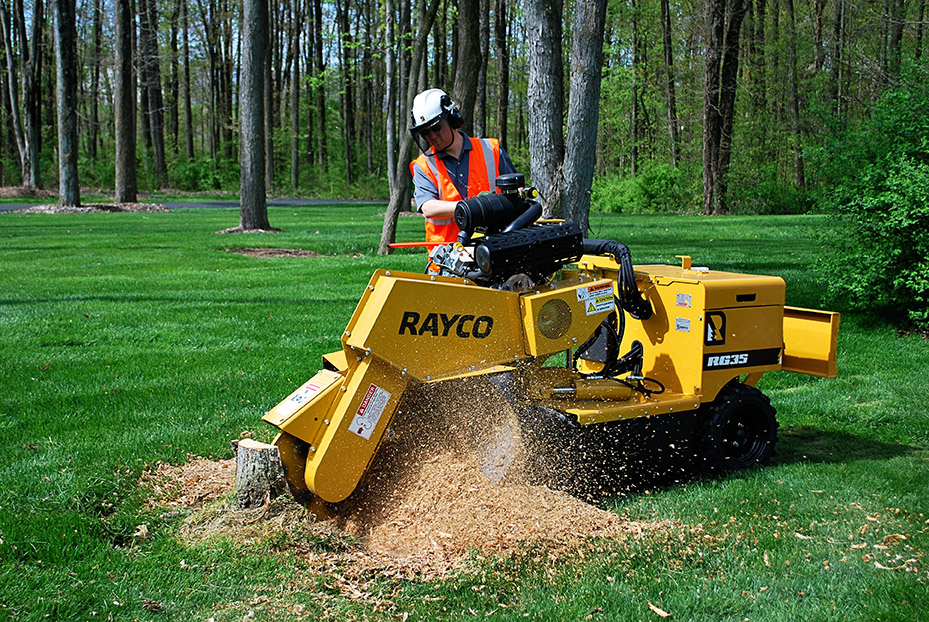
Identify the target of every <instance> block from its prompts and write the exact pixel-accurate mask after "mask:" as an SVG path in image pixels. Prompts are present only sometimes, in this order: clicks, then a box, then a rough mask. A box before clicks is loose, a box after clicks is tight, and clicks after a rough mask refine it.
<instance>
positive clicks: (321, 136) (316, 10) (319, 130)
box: [313, 0, 329, 167]
mask: <svg viewBox="0 0 929 622" xmlns="http://www.w3.org/2000/svg"><path fill="white" fill-rule="evenodd" d="M313 14H314V22H313V29H314V30H315V31H316V35H315V37H314V39H313V43H314V44H315V46H316V50H315V52H316V77H317V79H318V80H319V83H318V84H317V86H316V138H317V140H318V141H319V148H318V149H317V150H316V157H317V163H318V164H320V165H321V166H323V167H326V166H327V162H328V159H329V156H328V155H327V152H328V149H327V146H326V140H327V139H326V87H325V83H324V81H323V72H324V71H325V70H326V64H325V61H324V60H323V32H324V31H323V7H322V0H313Z"/></svg>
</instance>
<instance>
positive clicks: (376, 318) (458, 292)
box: [343, 271, 526, 381]
mask: <svg viewBox="0 0 929 622" xmlns="http://www.w3.org/2000/svg"><path fill="white" fill-rule="evenodd" d="M368 288H369V289H368V291H367V292H366V294H365V296H364V297H363V298H362V302H361V303H359V305H358V308H357V309H356V311H355V315H354V316H353V317H352V320H351V322H350V323H349V327H348V329H347V330H346V332H345V335H344V336H343V344H344V345H345V347H346V352H347V353H348V355H349V357H350V358H351V357H358V356H364V355H366V354H367V353H368V352H369V351H370V353H371V354H372V355H374V356H377V357H380V358H382V359H384V360H385V361H387V362H388V363H390V364H391V365H393V366H395V367H396V368H397V369H398V371H399V372H400V373H401V374H407V375H410V376H412V377H413V378H416V379H419V380H423V381H433V380H438V379H442V378H448V377H452V376H456V375H459V374H465V373H468V372H471V371H476V370H478V369H487V368H490V367H492V366H494V365H500V364H503V363H508V362H513V361H514V360H518V359H520V358H524V357H525V356H526V354H525V349H524V348H523V339H522V332H523V328H522V323H521V321H520V314H519V296H518V295H517V294H515V293H513V292H505V291H500V290H496V289H489V288H485V287H477V286H475V285H473V284H470V283H468V282H467V281H466V280H464V279H451V278H445V277H435V276H430V275H421V274H412V273H400V272H394V273H392V274H391V273H389V272H385V271H378V272H377V273H375V276H374V278H372V279H371V283H370V284H369V286H368Z"/></svg>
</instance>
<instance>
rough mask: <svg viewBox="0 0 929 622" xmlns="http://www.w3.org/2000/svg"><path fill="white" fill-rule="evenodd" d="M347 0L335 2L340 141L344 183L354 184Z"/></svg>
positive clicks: (349, 34)
mask: <svg viewBox="0 0 929 622" xmlns="http://www.w3.org/2000/svg"><path fill="white" fill-rule="evenodd" d="M346 3H347V0H336V22H337V23H338V27H339V62H340V64H341V68H342V73H341V75H342V139H343V141H344V144H345V149H344V151H343V153H344V156H345V182H346V183H347V184H348V185H351V184H353V183H354V182H355V176H354V169H355V156H354V149H355V98H354V87H355V85H354V82H353V76H354V70H353V65H354V55H353V51H352V50H353V48H354V42H353V39H352V33H351V27H350V25H349V21H348V7H347V6H345V5H346Z"/></svg>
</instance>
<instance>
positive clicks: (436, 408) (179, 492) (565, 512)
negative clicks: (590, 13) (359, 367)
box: [145, 380, 659, 577]
mask: <svg viewBox="0 0 929 622" xmlns="http://www.w3.org/2000/svg"><path fill="white" fill-rule="evenodd" d="M443 385H448V386H443ZM462 396H466V398H465V399H463V398H462ZM476 405H479V406H476ZM524 454H525V450H524V449H523V447H522V444H521V441H520V438H519V425H518V422H517V421H516V417H515V414H514V413H513V411H512V410H510V409H509V406H508V405H507V404H506V402H505V401H504V400H503V399H502V398H501V397H500V396H499V394H498V393H495V389H493V388H492V387H490V385H488V384H487V383H485V382H480V381H477V380H469V381H461V382H456V383H441V384H439V385H431V386H429V387H426V388H425V389H424V390H423V391H421V392H420V393H419V394H418V395H416V396H414V397H413V398H410V399H407V400H405V401H404V403H403V404H402V405H401V410H400V411H399V412H398V413H397V415H396V416H395V418H394V422H393V424H392V425H391V428H390V430H389V431H388V435H387V438H385V440H384V441H383V443H382V446H381V448H380V449H379V451H378V454H377V456H376V457H375V460H374V462H373V463H372V465H371V467H370V469H369V472H368V476H367V477H366V479H365V480H364V482H363V484H362V485H361V486H360V487H359V488H358V490H357V491H356V492H355V493H354V494H353V495H352V496H351V497H350V498H349V499H348V500H346V501H345V502H343V503H341V504H338V506H336V507H335V508H334V509H335V518H333V519H329V520H326V521H321V522H320V521H315V520H314V517H313V516H312V515H310V514H308V513H307V512H306V511H305V510H304V509H303V508H302V507H300V506H298V505H297V504H296V503H295V502H294V501H293V500H292V499H291V498H290V496H289V495H286V496H285V497H283V498H281V499H278V500H275V501H274V502H272V503H271V504H270V505H269V506H267V507H265V508H259V509H256V510H245V511H243V510H236V509H234V508H233V506H232V486H233V477H234V471H235V468H234V465H233V464H232V461H231V460H227V461H222V462H211V461H208V460H203V459H193V460H191V461H190V462H189V463H188V464H186V465H182V466H174V467H172V466H168V465H159V466H158V467H156V468H155V469H153V471H152V472H151V474H150V475H149V476H147V478H146V481H145V484H146V485H147V486H148V487H149V488H150V489H151V490H152V491H153V492H154V495H153V497H154V501H155V502H156V503H157V504H158V505H159V506H161V507H165V506H167V507H169V508H175V509H180V510H182V511H186V512H189V513H188V516H187V517H186V519H185V522H184V525H183V527H182V528H181V530H180V532H179V536H180V537H181V538H183V539H186V540H190V541H197V540H201V539H203V538H207V537H211V536H213V535H218V534H223V535H224V536H225V537H230V538H233V539H239V540H254V539H257V538H265V537H272V538H274V539H275V541H278V542H280V541H287V544H286V546H287V548H290V549H293V550H295V551H296V552H297V553H299V554H301V555H304V556H306V557H309V558H312V559H314V560H315V561H318V562H319V564H318V565H319V566H320V567H326V565H327V564H328V565H336V566H339V567H341V566H342V565H349V566H351V567H353V568H355V569H356V570H358V569H361V568H367V569H371V568H377V569H379V571H383V570H384V569H385V568H391V569H394V570H396V572H398V573H411V574H413V575H416V576H419V577H422V576H427V577H432V576H440V575H443V574H445V573H448V572H450V571H452V570H455V569H462V568H465V567H467V566H468V564H469V560H470V559H472V557H471V556H472V554H473V553H474V552H477V554H479V555H485V556H497V557H510V556H513V555H518V554H519V553H520V552H521V551H524V550H526V549H527V548H532V549H534V550H543V551H545V552H546V555H547V556H548V557H549V558H550V559H557V558H559V557H561V556H564V555H568V554H571V553H573V552H577V551H579V550H583V549H584V547H586V546H587V545H588V544H589V543H591V542H592V541H593V539H602V538H606V539H610V540H622V539H624V538H628V537H636V536H638V535H641V534H643V533H644V532H647V531H652V530H655V529H658V528H659V527H658V526H657V525H655V524H650V523H641V522H635V521H630V520H628V519H625V518H623V517H621V516H619V515H617V514H615V513H612V512H607V511H604V510H602V509H599V508H597V507H595V506H593V505H590V504H588V503H585V502H583V501H581V500H579V499H577V498H575V497H572V496H570V495H568V494H566V493H564V492H559V491H554V490H551V489H549V488H547V487H546V486H544V485H538V484H533V483H531V482H532V478H531V477H530V475H529V473H528V472H527V469H526V460H525V455H524ZM211 502H212V503H211Z"/></svg>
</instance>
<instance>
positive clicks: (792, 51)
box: [784, 0, 806, 188]
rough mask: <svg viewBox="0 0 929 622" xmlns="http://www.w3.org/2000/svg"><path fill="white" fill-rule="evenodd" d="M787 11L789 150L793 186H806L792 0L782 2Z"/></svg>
mask: <svg viewBox="0 0 929 622" xmlns="http://www.w3.org/2000/svg"><path fill="white" fill-rule="evenodd" d="M784 2H785V5H784V6H785V8H786V9H787V28H788V33H787V38H788V42H787V63H788V66H787V107H788V113H789V116H790V133H791V141H790V142H791V149H792V151H793V156H794V185H795V186H797V187H798V188H802V187H804V186H805V185H806V175H805V173H804V166H803V149H802V142H803V136H802V132H801V129H800V94H799V90H800V87H799V84H798V79H797V28H796V23H795V20H794V0H784Z"/></svg>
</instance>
